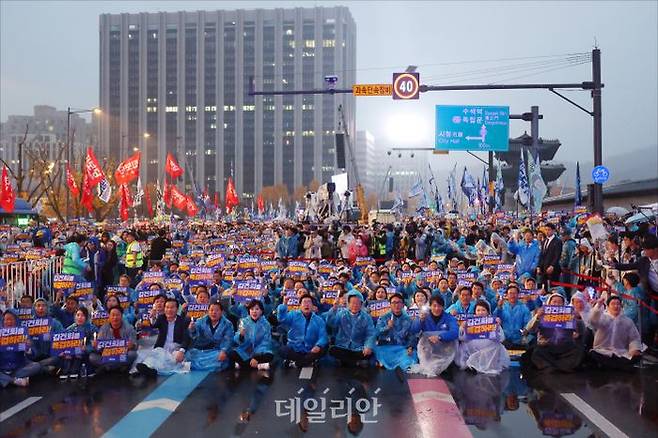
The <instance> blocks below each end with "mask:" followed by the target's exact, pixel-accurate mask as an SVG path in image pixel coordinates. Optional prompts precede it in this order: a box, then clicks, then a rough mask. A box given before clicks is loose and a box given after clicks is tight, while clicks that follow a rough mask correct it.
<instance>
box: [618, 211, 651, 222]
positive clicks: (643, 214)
mask: <svg viewBox="0 0 658 438" xmlns="http://www.w3.org/2000/svg"><path fill="white" fill-rule="evenodd" d="M655 217H656V213H655V212H654V211H650V210H642V211H640V212H639V213H637V214H634V215H633V216H631V217H629V218H628V219H626V222H624V223H625V224H626V225H633V224H639V223H642V222H649V221H651V220H653V219H655Z"/></svg>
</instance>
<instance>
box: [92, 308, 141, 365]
mask: <svg viewBox="0 0 658 438" xmlns="http://www.w3.org/2000/svg"><path fill="white" fill-rule="evenodd" d="M108 315H109V318H108V321H107V322H106V323H105V324H103V326H102V327H101V328H100V329H99V330H98V337H97V339H96V341H94V343H93V347H94V350H96V351H94V352H93V353H91V354H90V355H89V362H90V363H91V364H92V365H93V367H94V368H95V369H96V372H102V371H106V370H114V369H117V370H120V371H124V372H127V371H128V370H129V369H130V366H131V365H132V364H133V362H134V361H135V359H136V358H137V351H135V350H137V334H136V333H135V329H134V328H133V326H132V325H130V324H128V322H126V320H125V319H124V318H123V309H122V308H121V306H114V307H111V308H110V309H109V310H108ZM110 339H126V340H127V341H128V342H127V346H128V354H127V358H126V361H125V362H114V363H105V364H104V363H102V355H101V353H102V352H101V351H98V341H102V340H110Z"/></svg>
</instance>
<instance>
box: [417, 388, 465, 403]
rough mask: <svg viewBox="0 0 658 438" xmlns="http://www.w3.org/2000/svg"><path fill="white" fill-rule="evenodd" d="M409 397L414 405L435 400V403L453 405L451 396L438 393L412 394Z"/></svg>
mask: <svg viewBox="0 0 658 438" xmlns="http://www.w3.org/2000/svg"><path fill="white" fill-rule="evenodd" d="M411 397H412V398H413V400H414V403H420V402H424V401H426V400H436V401H443V402H448V403H455V402H454V400H453V398H452V395H450V394H444V393H442V392H439V391H424V392H416V393H414V394H412V395H411Z"/></svg>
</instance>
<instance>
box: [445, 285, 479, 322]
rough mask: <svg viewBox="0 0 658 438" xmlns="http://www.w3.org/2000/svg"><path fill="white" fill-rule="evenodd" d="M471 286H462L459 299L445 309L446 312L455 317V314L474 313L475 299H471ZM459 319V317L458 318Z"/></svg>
mask: <svg viewBox="0 0 658 438" xmlns="http://www.w3.org/2000/svg"><path fill="white" fill-rule="evenodd" d="M472 296H473V293H472V292H471V288H469V287H466V286H464V287H462V288H461V289H460V290H459V299H458V300H457V301H456V302H455V303H453V304H452V305H451V306H450V307H448V308H447V309H446V312H448V313H449V314H451V315H452V316H454V317H456V318H457V315H472V314H474V313H475V301H473V300H472ZM458 319H461V318H458Z"/></svg>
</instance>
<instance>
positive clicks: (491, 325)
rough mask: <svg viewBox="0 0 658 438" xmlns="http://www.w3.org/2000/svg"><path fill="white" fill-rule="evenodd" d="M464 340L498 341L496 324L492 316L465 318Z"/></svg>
mask: <svg viewBox="0 0 658 438" xmlns="http://www.w3.org/2000/svg"><path fill="white" fill-rule="evenodd" d="M464 331H465V334H466V339H491V340H497V339H498V324H496V320H495V319H494V317H493V316H470V317H468V318H466V326H465V329H464Z"/></svg>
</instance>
